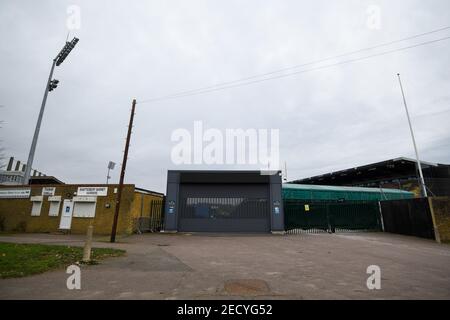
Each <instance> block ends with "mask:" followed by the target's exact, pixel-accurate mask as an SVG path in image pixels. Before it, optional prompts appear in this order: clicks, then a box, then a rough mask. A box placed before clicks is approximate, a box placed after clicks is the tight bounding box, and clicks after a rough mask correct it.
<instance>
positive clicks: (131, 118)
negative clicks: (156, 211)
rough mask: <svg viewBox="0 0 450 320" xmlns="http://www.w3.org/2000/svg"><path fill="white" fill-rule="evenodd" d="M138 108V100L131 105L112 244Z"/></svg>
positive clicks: (114, 239) (134, 100) (113, 237)
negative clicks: (136, 108)
mask: <svg viewBox="0 0 450 320" xmlns="http://www.w3.org/2000/svg"><path fill="white" fill-rule="evenodd" d="M135 107H136V99H133V103H132V104H131V115H130V123H129V125H128V133H127V141H126V142H125V151H124V153H123V161H122V170H121V171H120V181H119V189H118V190H117V198H116V209H115V212H114V221H113V225H112V230H111V242H115V241H116V230H117V220H118V219H119V210H120V200H121V198H122V189H123V180H124V178H125V169H126V167H127V158H128V147H129V146H130V138H131V129H132V128H133V119H134V109H135Z"/></svg>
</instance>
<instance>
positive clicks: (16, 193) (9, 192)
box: [0, 189, 31, 199]
mask: <svg viewBox="0 0 450 320" xmlns="http://www.w3.org/2000/svg"><path fill="white" fill-rule="evenodd" d="M30 194H31V189H0V198H3V199H7V198H29V197H30Z"/></svg>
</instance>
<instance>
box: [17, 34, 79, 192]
mask: <svg viewBox="0 0 450 320" xmlns="http://www.w3.org/2000/svg"><path fill="white" fill-rule="evenodd" d="M78 41H79V39H78V38H73V39H72V41H70V42H66V44H65V45H64V47H63V48H62V50H61V51H60V52H59V53H58V55H57V56H56V57H55V58H54V59H53V63H52V68H51V70H50V75H49V76H48V80H47V85H46V86H45V92H44V98H43V99H42V104H41V110H40V111H39V116H38V120H37V123H36V128H35V129H34V135H33V141H32V143H31V148H30V153H29V154H28V161H27V166H26V168H25V174H24V177H23V184H25V185H26V184H29V181H30V173H31V166H32V165H33V160H34V152H35V151H36V144H37V140H38V137H39V131H40V129H41V122H42V117H43V116H44V109H45V103H46V102H47V95H48V92H49V91H53V90H54V89H56V87H57V86H58V83H59V81H58V80H56V79H53V80H52V77H53V71H54V70H55V65H56V66H60V65H61V63H63V62H64V60H65V59H66V58H67V56H68V55H69V53H70V52H71V51H72V49H73V48H74V47H75V45H76V44H77V43H78Z"/></svg>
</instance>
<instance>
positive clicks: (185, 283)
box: [0, 233, 450, 299]
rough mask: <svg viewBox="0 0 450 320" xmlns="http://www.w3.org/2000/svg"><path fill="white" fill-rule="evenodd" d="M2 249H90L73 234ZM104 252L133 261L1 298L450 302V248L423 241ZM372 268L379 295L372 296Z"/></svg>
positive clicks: (17, 289) (184, 245)
mask: <svg viewBox="0 0 450 320" xmlns="http://www.w3.org/2000/svg"><path fill="white" fill-rule="evenodd" d="M97 240H101V239H97ZM0 241H4V242H22V243H27V242H29V243H49V244H69V245H78V246H82V245H83V237H82V236H73V235H50V234H20V235H3V236H0ZM94 246H97V247H115V248H121V249H125V250H126V251H127V254H126V256H124V257H120V258H111V259H107V260H105V261H103V262H102V263H101V264H99V265H90V266H82V267H81V289H80V290H69V289H67V287H66V280H67V278H68V276H69V275H68V274H66V273H65V270H63V269H62V270H55V271H50V272H47V273H44V274H40V275H35V276H31V277H26V278H17V279H4V280H0V299H239V298H245V299H450V245H440V244H437V243H435V242H433V241H430V240H424V239H419V238H414V237H407V236H400V235H392V234H386V233H348V234H304V235H290V236H281V235H207V234H202V235H199V234H194V235H190V234H145V235H134V236H130V237H127V238H122V239H120V240H119V243H116V244H114V245H111V244H110V243H108V242H103V241H96V242H94ZM370 265H377V266H379V267H380V270H381V289H379V290H376V289H375V290H369V289H368V288H367V285H366V281H367V278H368V277H369V276H370V275H369V274H367V273H366V272H367V267H368V266H370Z"/></svg>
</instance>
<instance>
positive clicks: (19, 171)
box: [0, 157, 64, 185]
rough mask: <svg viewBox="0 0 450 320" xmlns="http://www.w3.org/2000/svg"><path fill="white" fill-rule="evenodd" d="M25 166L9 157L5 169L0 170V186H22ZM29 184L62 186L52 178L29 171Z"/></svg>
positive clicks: (32, 170)
mask: <svg viewBox="0 0 450 320" xmlns="http://www.w3.org/2000/svg"><path fill="white" fill-rule="evenodd" d="M26 167H27V165H26V163H23V162H21V161H19V160H15V159H14V157H10V158H9V161H8V165H7V166H6V168H5V169H3V168H2V169H1V170H0V185H18V184H22V181H23V177H24V174H25V169H26ZM30 184H34V185H36V184H64V182H62V181H60V180H59V179H57V178H55V177H53V176H47V175H46V174H43V173H42V172H40V171H37V170H34V169H31V177H30Z"/></svg>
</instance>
